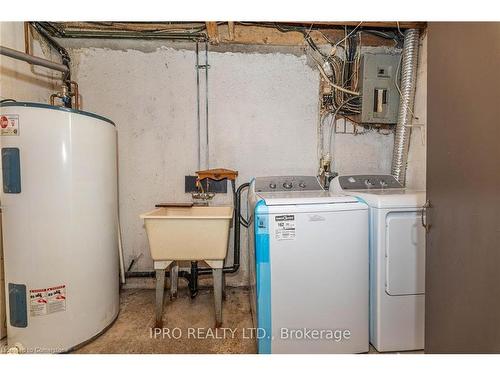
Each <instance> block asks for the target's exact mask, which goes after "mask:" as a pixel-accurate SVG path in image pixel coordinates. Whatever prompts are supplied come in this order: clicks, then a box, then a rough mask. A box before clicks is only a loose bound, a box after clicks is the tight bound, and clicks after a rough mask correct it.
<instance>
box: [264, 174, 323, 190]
mask: <svg viewBox="0 0 500 375" xmlns="http://www.w3.org/2000/svg"><path fill="white" fill-rule="evenodd" d="M321 190H324V189H323V188H322V187H321V185H320V184H319V182H318V179H317V178H316V177H315V176H271V177H256V178H255V191H256V192H262V193H267V192H275V191H321Z"/></svg>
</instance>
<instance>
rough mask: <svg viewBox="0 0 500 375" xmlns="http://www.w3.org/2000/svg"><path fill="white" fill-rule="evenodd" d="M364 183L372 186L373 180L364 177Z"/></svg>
mask: <svg viewBox="0 0 500 375" xmlns="http://www.w3.org/2000/svg"><path fill="white" fill-rule="evenodd" d="M365 185H366V186H368V187H372V186H373V182H371V181H370V179H368V178H367V179H366V180H365Z"/></svg>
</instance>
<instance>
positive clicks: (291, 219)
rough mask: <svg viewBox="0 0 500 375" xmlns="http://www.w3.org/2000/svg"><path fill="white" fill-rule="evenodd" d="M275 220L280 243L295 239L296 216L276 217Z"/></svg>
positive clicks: (276, 233)
mask: <svg viewBox="0 0 500 375" xmlns="http://www.w3.org/2000/svg"><path fill="white" fill-rule="evenodd" d="M274 220H275V221H276V225H275V238H276V239H277V240H278V241H282V240H294V239H295V215H276V216H275V217H274Z"/></svg>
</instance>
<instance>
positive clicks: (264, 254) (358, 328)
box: [248, 176, 369, 354]
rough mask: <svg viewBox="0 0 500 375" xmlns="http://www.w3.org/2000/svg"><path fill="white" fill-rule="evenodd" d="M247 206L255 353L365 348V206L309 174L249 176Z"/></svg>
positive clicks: (366, 271) (334, 351)
mask: <svg viewBox="0 0 500 375" xmlns="http://www.w3.org/2000/svg"><path fill="white" fill-rule="evenodd" d="M248 203H249V210H248V212H249V214H250V220H249V241H250V246H249V248H250V279H251V286H252V313H253V318H254V325H255V327H256V328H257V332H256V333H257V343H258V352H259V353H313V354H314V353H361V352H367V351H368V347H369V343H368V288H369V282H368V207H367V206H366V204H364V203H362V202H359V200H358V199H357V198H355V197H350V196H345V195H342V196H338V195H334V194H330V193H329V192H328V191H324V190H323V189H322V188H321V186H320V184H319V183H318V181H317V179H316V177H314V176H281V177H259V178H256V179H254V180H253V181H252V183H251V185H250V190H249V194H248Z"/></svg>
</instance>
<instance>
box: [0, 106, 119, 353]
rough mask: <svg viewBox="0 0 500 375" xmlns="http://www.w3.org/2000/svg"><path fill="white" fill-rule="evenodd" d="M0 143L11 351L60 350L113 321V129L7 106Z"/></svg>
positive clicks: (104, 122)
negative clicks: (15, 347)
mask: <svg viewBox="0 0 500 375" xmlns="http://www.w3.org/2000/svg"><path fill="white" fill-rule="evenodd" d="M0 146H1V162H2V163H1V165H2V173H1V174H0V176H1V178H2V184H1V195H0V199H1V206H2V216H3V217H2V219H3V223H2V226H3V244H4V249H3V250H4V259H5V291H6V310H7V311H6V312H7V338H8V345H9V347H13V346H17V347H19V348H21V350H22V351H25V352H28V353H37V352H42V353H54V352H66V351H69V350H71V349H73V348H75V347H76V346H78V345H80V344H82V343H84V342H86V341H87V340H90V339H91V338H93V337H95V336H96V335H98V334H99V333H101V332H102V331H103V330H105V329H106V328H107V327H108V326H109V325H110V324H111V323H113V321H114V320H115V318H116V317H117V315H118V310H119V278H118V273H119V271H118V270H119V268H118V250H117V249H118V244H117V242H118V236H117V233H118V231H117V165H116V163H117V161H116V159H117V157H116V128H115V125H114V124H113V122H112V121H110V120H108V119H106V118H104V117H101V116H98V115H95V114H92V113H88V112H82V111H75V110H71V109H66V108H62V107H53V106H49V105H45V104H38V103H20V102H8V103H2V104H1V106H0Z"/></svg>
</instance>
